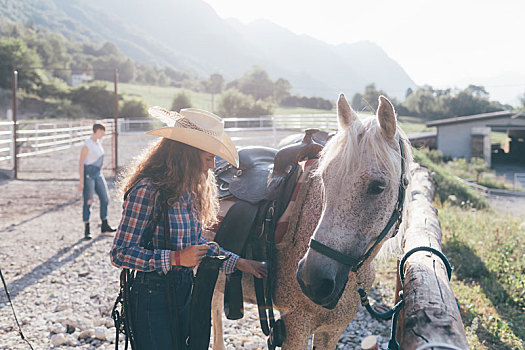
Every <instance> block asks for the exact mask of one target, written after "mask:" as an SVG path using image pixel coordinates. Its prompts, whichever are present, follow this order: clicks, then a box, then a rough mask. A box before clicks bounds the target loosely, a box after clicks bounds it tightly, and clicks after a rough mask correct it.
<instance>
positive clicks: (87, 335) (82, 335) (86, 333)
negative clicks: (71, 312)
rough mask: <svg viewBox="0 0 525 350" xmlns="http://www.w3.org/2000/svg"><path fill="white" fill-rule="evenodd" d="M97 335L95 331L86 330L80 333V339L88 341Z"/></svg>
mask: <svg viewBox="0 0 525 350" xmlns="http://www.w3.org/2000/svg"><path fill="white" fill-rule="evenodd" d="M94 335H95V330H94V329H86V330H85V331H82V332H80V334H79V335H78V339H88V338H92V337H93V336H94Z"/></svg>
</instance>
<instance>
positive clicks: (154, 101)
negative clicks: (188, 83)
mask: <svg viewBox="0 0 525 350" xmlns="http://www.w3.org/2000/svg"><path fill="white" fill-rule="evenodd" d="M107 88H108V89H109V90H113V83H108V84H107ZM118 91H119V93H122V94H125V96H124V97H125V98H133V97H141V98H142V99H144V101H146V104H147V105H148V106H161V107H165V108H170V107H171V103H172V101H173V97H175V95H176V94H178V93H180V92H182V91H183V92H184V93H186V95H188V96H189V98H190V100H191V103H192V106H193V107H195V108H202V109H205V110H209V111H212V110H213V111H217V109H218V106H219V102H220V95H214V96H213V97H212V94H209V93H206V92H195V91H191V90H187V89H182V88H176V87H171V86H153V85H137V84H127V83H119V85H118ZM319 113H334V114H335V110H332V111H326V110H322V109H312V108H301V107H280V106H278V107H276V108H275V110H274V114H319Z"/></svg>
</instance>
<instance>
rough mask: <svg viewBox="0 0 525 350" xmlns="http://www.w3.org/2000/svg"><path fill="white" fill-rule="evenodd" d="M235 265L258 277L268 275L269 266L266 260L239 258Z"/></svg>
mask: <svg viewBox="0 0 525 350" xmlns="http://www.w3.org/2000/svg"><path fill="white" fill-rule="evenodd" d="M235 267H236V268H237V269H239V270H241V271H242V272H247V273H250V274H252V275H254V276H255V277H257V278H263V277H266V276H268V267H267V266H266V263H265V262H260V261H255V260H246V259H243V258H239V259H238V260H237V264H236V265H235Z"/></svg>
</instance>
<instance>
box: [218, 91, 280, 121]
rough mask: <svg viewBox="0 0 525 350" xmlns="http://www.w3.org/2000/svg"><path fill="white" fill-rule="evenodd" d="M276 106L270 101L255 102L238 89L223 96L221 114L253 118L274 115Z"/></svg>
mask: <svg viewBox="0 0 525 350" xmlns="http://www.w3.org/2000/svg"><path fill="white" fill-rule="evenodd" d="M273 107H274V104H273V103H272V102H271V101H269V100H257V101H256V100H255V99H254V98H253V96H251V95H247V94H243V93H242V92H240V91H239V90H237V89H228V90H226V91H225V92H224V93H223V94H222V98H221V102H220V105H219V114H220V115H222V116H224V117H251V116H261V115H268V114H272V112H273Z"/></svg>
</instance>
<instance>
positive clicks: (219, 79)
mask: <svg viewBox="0 0 525 350" xmlns="http://www.w3.org/2000/svg"><path fill="white" fill-rule="evenodd" d="M223 87H224V78H223V76H222V75H220V74H218V73H214V74H212V75H210V78H209V79H208V81H207V82H206V92H209V93H211V94H220V93H221V92H222V88H223Z"/></svg>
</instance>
